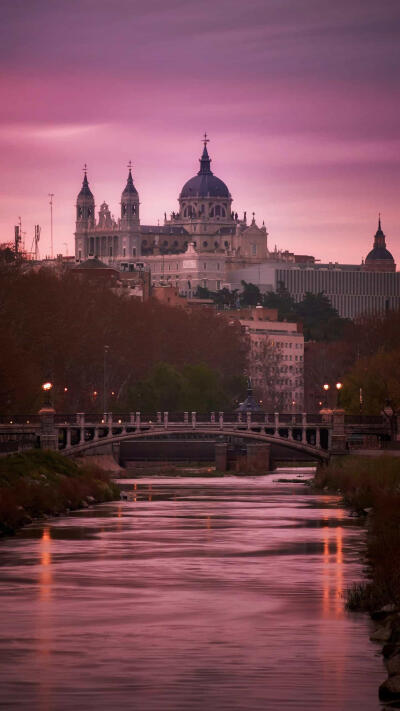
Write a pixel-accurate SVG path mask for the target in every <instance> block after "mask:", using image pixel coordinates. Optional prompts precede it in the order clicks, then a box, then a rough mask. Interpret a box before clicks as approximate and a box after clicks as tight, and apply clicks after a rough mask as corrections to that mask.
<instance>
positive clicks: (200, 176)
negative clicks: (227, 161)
mask: <svg viewBox="0 0 400 711" xmlns="http://www.w3.org/2000/svg"><path fill="white" fill-rule="evenodd" d="M210 163H211V159H210V157H209V155H208V151H207V139H206V140H205V141H204V149H203V154H202V156H201V158H200V170H199V172H198V173H197V175H195V176H194V177H193V178H190V180H188V181H187V182H186V183H185V185H184V186H183V188H182V190H181V194H180V198H181V199H182V198H192V197H200V198H206V197H217V198H228V199H230V197H231V195H230V193H229V190H228V188H227V186H226V185H225V183H224V182H223V181H222V180H220V179H219V178H217V176H216V175H214V174H213V172H212V171H211V168H210Z"/></svg>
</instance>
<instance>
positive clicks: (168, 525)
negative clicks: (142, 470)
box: [0, 470, 385, 711]
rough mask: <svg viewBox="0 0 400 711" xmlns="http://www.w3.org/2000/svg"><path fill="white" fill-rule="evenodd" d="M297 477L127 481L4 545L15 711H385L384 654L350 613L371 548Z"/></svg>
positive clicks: (7, 646) (9, 699)
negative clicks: (107, 497) (121, 494)
mask: <svg viewBox="0 0 400 711" xmlns="http://www.w3.org/2000/svg"><path fill="white" fill-rule="evenodd" d="M296 474H297V475H302V476H304V471H303V472H300V471H297V472H293V470H292V471H291V472H290V473H288V474H287V476H288V477H290V478H293V476H295V475H296ZM281 476H282V472H280V473H279V474H277V473H275V474H273V475H269V476H266V477H248V478H239V477H224V478H220V479H210V478H209V479H207V478H202V479H195V478H192V479H189V478H186V479H185V478H179V479H170V478H168V479H163V478H147V479H146V478H143V479H140V480H135V481H131V482H125V483H124V485H125V486H126V487H127V488H129V491H130V496H131V500H129V501H121V502H115V503H110V504H104V505H101V506H97V507H94V508H92V509H89V510H84V511H79V512H75V513H73V514H71V515H69V516H65V517H62V518H59V519H54V520H51V521H46V522H45V523H40V524H34V525H32V526H29V527H27V528H25V529H24V530H23V531H21V532H20V533H19V534H18V535H17V536H16V537H15V538H9V539H7V540H6V539H4V540H3V541H1V542H0V576H1V579H0V605H1V611H2V615H1V618H2V622H1V627H0V687H1V697H0V707H1V708H5V709H15V710H17V711H20V710H21V711H22V710H24V711H25V709H29V711H72V709H74V710H75V711H88V710H90V709H96V710H97V711H106V710H107V711H113V710H114V709H118V710H119V709H121V710H123V709H132V710H133V709H134V710H135V711H167V710H168V711H180V710H182V711H191V710H193V711H200V710H201V711H214V710H215V711H239V710H240V711H261V709H262V710H263V711H265V710H267V711H276V710H277V709H281V710H282V711H291V710H292V709H296V710H297V711H303V710H304V711H306V710H307V711H309V710H310V709H318V711H354V709H362V711H372V710H374V711H376V710H377V709H379V708H380V704H379V702H378V697H377V691H378V686H379V684H380V682H381V681H382V680H383V678H384V676H385V675H384V671H383V667H382V662H381V660H380V658H379V656H378V652H379V647H376V646H375V645H373V644H372V643H370V642H369V640H368V634H369V621H368V619H367V618H366V617H364V616H361V615H355V614H349V613H347V612H346V611H345V609H344V601H343V591H344V590H345V588H346V586H347V585H348V584H349V583H350V582H352V581H353V580H354V579H356V578H359V577H360V576H361V570H360V564H359V562H358V561H359V554H360V550H361V548H362V546H363V542H364V538H363V537H364V533H363V531H362V529H361V528H359V527H358V526H357V525H356V523H355V522H354V521H353V520H352V519H351V518H349V516H348V514H347V513H346V511H345V510H343V509H342V508H340V507H338V506H337V497H334V496H325V495H324V496H322V495H319V496H315V495H310V494H309V493H308V491H307V490H306V487H304V486H303V485H302V484H291V483H278V482H277V481H276V480H277V479H278V478H279V477H281Z"/></svg>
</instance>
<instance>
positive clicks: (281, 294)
mask: <svg viewBox="0 0 400 711" xmlns="http://www.w3.org/2000/svg"><path fill="white" fill-rule="evenodd" d="M197 296H198V297H199V298H211V299H213V301H214V302H215V303H216V304H217V305H218V306H219V307H221V308H228V309H236V308H240V307H242V306H257V305H260V306H265V307H267V308H270V309H277V311H278V319H279V320H280V321H291V322H293V323H301V324H302V325H303V333H304V339H305V340H306V341H337V340H340V338H342V337H343V336H344V334H345V332H346V328H347V326H348V324H349V321H348V319H344V318H341V317H340V316H339V314H338V312H337V310H336V309H334V308H333V306H332V305H331V303H330V301H329V299H328V297H327V296H325V294H323V293H320V294H311V293H310V292H307V293H306V294H305V295H304V298H303V299H302V301H300V302H296V301H295V300H294V299H293V297H292V296H291V295H290V293H289V291H288V290H287V289H286V287H285V286H284V284H279V285H278V288H277V290H276V291H268V292H266V293H262V292H261V291H260V289H259V287H258V286H257V285H256V284H251V283H248V282H245V281H242V291H241V292H240V293H239V291H238V289H234V290H233V291H229V289H226V288H224V289H221V290H220V291H216V292H212V291H209V290H208V289H204V288H203V287H198V289H197Z"/></svg>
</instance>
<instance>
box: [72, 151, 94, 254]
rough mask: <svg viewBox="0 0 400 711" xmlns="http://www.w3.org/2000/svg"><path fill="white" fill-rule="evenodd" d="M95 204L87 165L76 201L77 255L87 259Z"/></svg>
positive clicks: (84, 168)
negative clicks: (89, 233)
mask: <svg viewBox="0 0 400 711" xmlns="http://www.w3.org/2000/svg"><path fill="white" fill-rule="evenodd" d="M94 210H95V204H94V197H93V193H92V191H91V190H90V188H89V182H88V179H87V165H86V163H85V165H84V167H83V182H82V187H81V190H80V192H79V194H78V197H77V201H76V229H75V257H76V259H79V260H80V259H86V257H87V256H88V232H89V231H90V230H91V229H93V227H94V224H95V216H94Z"/></svg>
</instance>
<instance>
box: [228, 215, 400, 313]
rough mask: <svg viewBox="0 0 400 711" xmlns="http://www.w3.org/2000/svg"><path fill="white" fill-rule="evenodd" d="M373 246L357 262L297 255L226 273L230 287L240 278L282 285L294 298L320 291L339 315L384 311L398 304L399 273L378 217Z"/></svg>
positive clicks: (266, 286)
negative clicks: (285, 260)
mask: <svg viewBox="0 0 400 711" xmlns="http://www.w3.org/2000/svg"><path fill="white" fill-rule="evenodd" d="M374 245H375V246H374V248H373V249H372V251H371V252H370V253H369V254H368V256H367V257H366V260H365V263H361V264H339V263H338V262H336V263H329V264H318V263H314V262H309V261H306V259H307V258H306V257H305V258H304V259H297V260H296V261H293V262H290V263H289V262H288V263H286V264H282V263H279V262H274V261H273V260H270V261H266V262H264V263H260V264H251V265H246V266H242V267H240V268H236V267H235V266H233V268H232V269H231V270H230V271H229V273H227V281H228V283H229V288H230V289H240V287H241V281H242V280H244V281H246V282H250V283H252V284H256V285H257V286H258V287H259V288H260V291H261V292H266V291H276V290H277V289H278V287H279V286H284V287H285V288H286V289H287V290H288V291H289V293H290V295H291V296H292V297H293V298H294V300H295V301H297V302H299V301H302V299H303V298H304V296H305V294H306V292H311V293H312V294H319V293H321V292H323V293H324V294H325V295H326V296H327V297H328V299H329V300H330V302H331V304H332V306H333V307H334V308H335V309H336V310H337V311H338V313H339V316H342V317H343V318H356V317H357V316H361V315H363V314H374V313H384V312H385V311H387V310H389V309H399V308H400V273H399V272H396V265H395V263H394V260H393V257H392V255H391V254H390V252H388V250H387V249H386V241H385V235H384V233H383V231H382V228H381V220H380V218H379V224H378V231H377V232H376V234H375V239H374Z"/></svg>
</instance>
